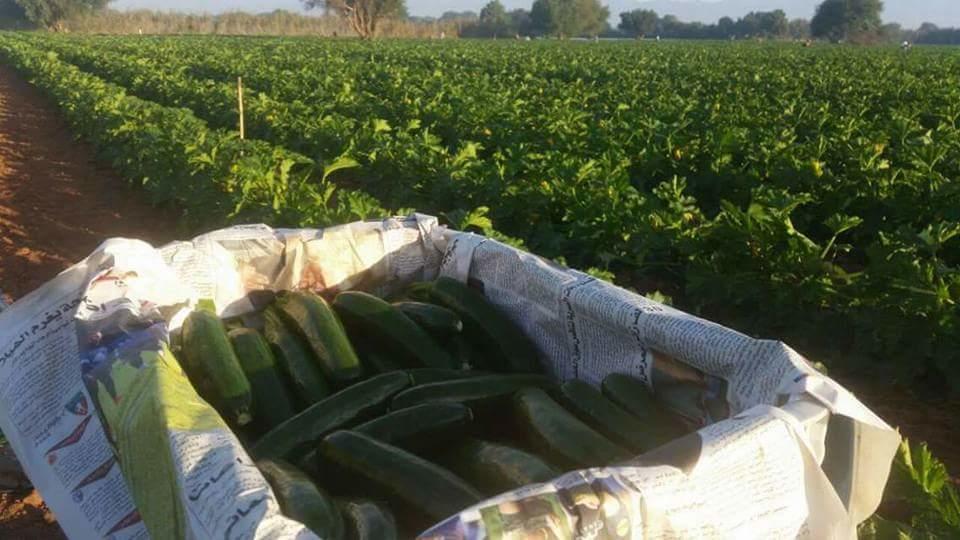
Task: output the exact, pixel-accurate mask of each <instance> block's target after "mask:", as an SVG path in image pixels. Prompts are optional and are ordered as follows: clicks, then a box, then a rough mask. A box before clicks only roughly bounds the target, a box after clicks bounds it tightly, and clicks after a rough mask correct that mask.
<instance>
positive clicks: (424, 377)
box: [407, 368, 490, 386]
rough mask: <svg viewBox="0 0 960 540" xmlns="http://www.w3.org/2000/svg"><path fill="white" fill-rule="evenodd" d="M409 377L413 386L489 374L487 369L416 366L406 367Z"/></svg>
mask: <svg viewBox="0 0 960 540" xmlns="http://www.w3.org/2000/svg"><path fill="white" fill-rule="evenodd" d="M407 373H409V374H410V379H411V380H412V381H413V385H414V386H418V385H421V384H430V383H435V382H444V381H455V380H458V379H470V378H473V377H481V376H484V375H490V372H488V371H472V370H466V369H448V368H417V369H408V370H407Z"/></svg>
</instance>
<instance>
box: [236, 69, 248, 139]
mask: <svg viewBox="0 0 960 540" xmlns="http://www.w3.org/2000/svg"><path fill="white" fill-rule="evenodd" d="M237 104H238V108H239V109H240V140H243V139H245V138H246V130H245V129H244V125H243V78H242V77H237Z"/></svg>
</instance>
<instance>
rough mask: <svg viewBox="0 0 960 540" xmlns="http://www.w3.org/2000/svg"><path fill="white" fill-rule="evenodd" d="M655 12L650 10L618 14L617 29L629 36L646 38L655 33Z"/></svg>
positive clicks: (656, 19)
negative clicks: (618, 22)
mask: <svg viewBox="0 0 960 540" xmlns="http://www.w3.org/2000/svg"><path fill="white" fill-rule="evenodd" d="M658 19H659V17H657V12H656V11H653V10H652V9H635V10H633V11H627V12H624V13H621V14H620V24H619V25H618V28H620V30H622V31H624V32H626V33H627V34H629V35H631V36H641V37H642V36H646V35H648V34H653V33H654V32H656V31H657V21H658Z"/></svg>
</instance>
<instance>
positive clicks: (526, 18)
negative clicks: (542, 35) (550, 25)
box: [507, 9, 533, 35]
mask: <svg viewBox="0 0 960 540" xmlns="http://www.w3.org/2000/svg"><path fill="white" fill-rule="evenodd" d="M507 16H508V17H509V18H510V30H511V31H513V32H514V33H515V34H517V35H529V34H531V33H533V28H532V24H533V23H532V22H531V20H530V12H529V11H527V10H525V9H515V10H513V11H511V12H510V13H508V14H507Z"/></svg>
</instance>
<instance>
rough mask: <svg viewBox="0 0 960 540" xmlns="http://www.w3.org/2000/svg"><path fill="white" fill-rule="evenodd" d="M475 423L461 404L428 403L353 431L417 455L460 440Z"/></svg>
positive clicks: (376, 420)
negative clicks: (423, 450)
mask: <svg viewBox="0 0 960 540" xmlns="http://www.w3.org/2000/svg"><path fill="white" fill-rule="evenodd" d="M472 420H473V413H472V412H470V409H469V408H467V407H466V406H464V405H461V404H459V403H425V404H423V405H417V406H415V407H410V408H408V409H400V410H399V411H394V412H392V413H390V414H387V415H384V416H381V417H380V418H376V419H373V420H370V421H369V422H367V423H365V424H361V425H359V426H357V427H355V428H353V431H356V432H357V433H362V434H364V435H367V436H370V437H373V438H374V439H376V440H378V441H381V442H385V443H387V444H392V445H394V446H397V447H400V448H403V449H404V450H408V451H410V452H417V451H418V450H422V449H424V448H428V447H431V446H436V445H443V444H444V443H446V442H447V441H450V440H453V439H457V438H459V437H460V436H462V435H463V434H464V433H465V432H466V431H467V428H468V427H469V426H470V422H471V421H472Z"/></svg>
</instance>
